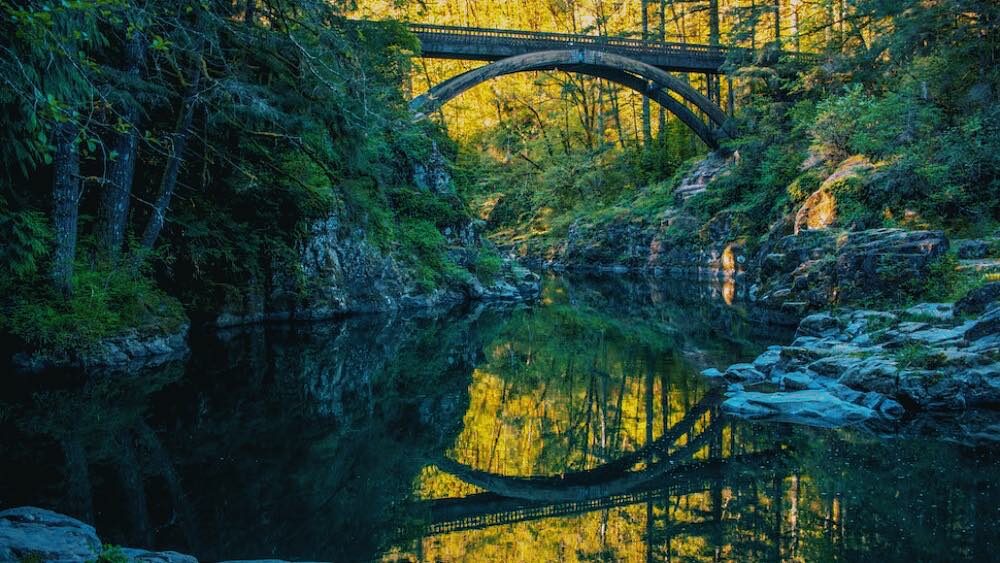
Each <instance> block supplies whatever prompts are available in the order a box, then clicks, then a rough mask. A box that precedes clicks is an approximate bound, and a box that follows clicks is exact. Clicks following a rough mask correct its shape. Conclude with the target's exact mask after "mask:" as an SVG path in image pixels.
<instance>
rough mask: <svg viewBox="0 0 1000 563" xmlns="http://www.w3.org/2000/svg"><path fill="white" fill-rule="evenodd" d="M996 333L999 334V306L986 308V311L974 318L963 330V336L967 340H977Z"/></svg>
mask: <svg viewBox="0 0 1000 563" xmlns="http://www.w3.org/2000/svg"><path fill="white" fill-rule="evenodd" d="M996 334H1000V307H993V308H990V309H987V310H986V313H984V314H983V316H981V317H979V318H978V319H976V320H975V321H974V322H973V323H972V325H971V326H969V327H968V329H967V330H966V331H965V337H966V338H968V339H969V340H977V339H979V338H983V337H986V336H990V335H996Z"/></svg>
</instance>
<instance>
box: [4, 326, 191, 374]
mask: <svg viewBox="0 0 1000 563" xmlns="http://www.w3.org/2000/svg"><path fill="white" fill-rule="evenodd" d="M189 329H190V325H188V324H186V323H185V324H183V325H181V326H180V328H179V329H178V330H177V331H175V332H173V333H170V334H153V335H143V334H140V333H139V331H137V330H130V331H128V332H126V333H124V334H121V335H118V336H113V337H110V338H105V339H104V340H101V341H100V342H98V343H97V344H96V345H95V346H94V348H93V349H90V350H86V351H81V352H74V353H66V354H60V355H51V354H35V353H30V352H21V353H18V354H15V355H14V357H13V363H14V366H15V367H16V368H17V369H18V370H19V371H22V372H29V373H35V372H40V371H44V370H49V369H61V368H83V369H86V370H88V371H96V372H103V371H107V372H116V371H135V370H138V369H143V368H148V367H154V366H158V365H161V364H165V363H167V362H170V361H174V360H178V359H181V358H183V357H185V356H186V355H187V354H188V352H189V351H190V349H189V348H188V344H187V334H188V330H189Z"/></svg>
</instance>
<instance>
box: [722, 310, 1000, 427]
mask: <svg viewBox="0 0 1000 563" xmlns="http://www.w3.org/2000/svg"><path fill="white" fill-rule="evenodd" d="M976 309H977V310H978V311H980V312H979V313H978V314H973V313H970V312H969V309H963V308H962V307H961V306H959V307H958V309H957V310H956V307H955V306H954V305H952V304H943V303H924V304H920V305H916V306H914V307H911V308H909V309H907V310H905V311H901V312H898V313H890V312H885V311H870V310H849V311H840V312H838V313H836V314H834V313H816V314H813V315H810V316H808V317H805V318H804V319H802V321H801V322H800V323H799V326H798V330H797V332H796V334H795V340H794V341H793V342H792V343H791V344H790V345H788V346H771V347H769V348H768V349H767V351H765V352H764V353H763V354H761V355H760V356H758V357H757V358H756V359H755V360H754V361H753V362H752V363H741V364H733V365H731V366H729V367H728V368H726V370H725V371H720V370H718V369H714V368H713V369H707V370H705V371H703V372H702V374H703V375H705V376H707V377H710V378H719V379H724V380H726V381H727V382H729V384H730V385H729V388H728V390H727V392H726V396H727V399H726V400H725V402H724V403H723V405H722V406H723V410H725V411H727V412H729V413H731V414H734V415H737V416H742V417H746V418H753V419H772V420H782V421H787V422H797V423H802V424H811V425H817V426H827V427H836V426H843V425H848V424H856V423H860V422H864V421H868V420H872V419H877V420H895V419H899V418H902V417H903V416H904V415H905V414H907V413H908V412H920V411H925V412H931V411H941V412H949V411H950V412H956V411H962V410H965V409H969V408H986V409H997V408H1000V301H997V300H993V301H992V302H991V303H990V304H988V305H985V306H982V307H976ZM753 387H759V389H751V388H753Z"/></svg>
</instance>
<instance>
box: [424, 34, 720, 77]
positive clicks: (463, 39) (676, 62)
mask: <svg viewBox="0 0 1000 563" xmlns="http://www.w3.org/2000/svg"><path fill="white" fill-rule="evenodd" d="M410 31H412V32H413V33H414V34H415V35H416V36H417V38H418V39H419V40H420V45H421V54H422V55H423V56H424V57H428V58H436V59H460V60H470V61H497V60H500V59H505V58H507V57H512V56H515V55H523V54H526V53H534V52H538V51H551V50H567V49H590V50H597V51H604V52H611V53H615V54H619V55H624V56H628V57H631V58H633V59H636V60H639V61H642V62H644V63H646V64H649V65H653V66H655V67H659V68H662V69H664V70H669V71H674V72H699V73H713V74H718V73H721V72H722V66H723V65H724V64H725V62H726V59H727V57H728V56H729V55H730V54H731V53H732V50H731V49H729V48H726V47H719V46H714V45H701V44H695V43H672V42H659V41H642V40H638V39H626V38H621V37H603V36H597V35H575V34H570V33H549V32H541V31H522V30H512V29H489V28H481V27H454V26H444V25H432V24H422V23H411V24H410Z"/></svg>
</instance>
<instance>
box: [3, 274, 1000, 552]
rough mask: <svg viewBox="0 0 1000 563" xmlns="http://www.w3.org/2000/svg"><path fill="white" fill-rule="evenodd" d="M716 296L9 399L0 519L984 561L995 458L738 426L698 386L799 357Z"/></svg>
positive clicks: (140, 542) (516, 311) (258, 337)
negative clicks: (709, 370)
mask: <svg viewBox="0 0 1000 563" xmlns="http://www.w3.org/2000/svg"><path fill="white" fill-rule="evenodd" d="M731 300H732V287H726V286H719V287H707V286H699V285H697V284H693V283H691V282H678V281H676V280H660V281H649V280H621V279H618V280H603V281H602V280H594V279H590V280H569V279H565V278H553V279H550V280H548V281H547V282H546V285H545V289H544V293H543V300H542V303H541V304H539V305H537V306H533V307H520V308H507V309H491V308H486V309H479V310H467V311H462V312H452V313H449V314H447V315H444V316H437V317H429V318H402V316H396V317H382V316H369V317H358V318H352V319H348V320H346V321H342V322H336V323H324V324H307V325H295V326H268V327H257V328H252V329H246V330H236V331H229V332H223V333H220V334H217V335H210V336H204V337H199V338H197V339H195V341H194V342H193V345H194V350H193V353H192V355H191V357H190V358H189V360H188V361H186V362H179V363H176V364H172V365H168V366H165V367H162V368H159V369H155V370H149V371H146V372H142V373H136V374H130V375H128V376H118V377H103V378H98V379H96V380H91V381H89V382H87V383H80V382H70V381H61V380H60V381H59V382H56V381H54V380H51V379H50V380H45V381H44V382H42V381H40V380H39V378H37V377H26V376H22V377H4V378H3V380H2V382H0V431H2V433H0V507H3V508H6V507H11V506H19V505H26V504H27V505H35V506H41V507H45V508H51V509H54V510H58V511H61V512H65V513H68V514H71V515H73V516H76V517H78V518H81V519H83V520H85V521H88V522H91V523H93V524H95V525H96V527H97V529H98V533H99V534H100V535H101V537H102V539H103V540H104V541H105V542H107V543H113V544H122V545H130V546H137V547H148V548H156V549H173V550H176V551H181V552H185V553H191V554H193V555H196V556H198V557H199V558H201V559H202V560H208V561H212V560H220V559H238V558H267V557H278V558H283V559H292V560H295V559H301V560H306V559H308V560H323V561H369V560H388V561H650V560H655V561H672V560H675V561H688V560H697V561H702V560H705V561H717V560H727V561H776V560H793V561H827V560H852V561H904V560H905V561H927V560H942V561H956V560H969V561H988V560H993V559H994V558H995V557H996V555H995V554H996V553H997V550H998V549H1000V529H998V528H1000V526H998V523H1000V512H998V510H1000V461H998V459H1000V455H998V452H997V451H995V450H994V449H991V448H988V447H984V446H978V447H973V446H969V445H962V444H961V443H958V442H956V441H955V440H946V439H941V438H938V437H931V436H922V437H921V436H906V435H896V436H888V437H886V436H881V437H880V436H876V435H875V433H873V432H871V431H869V430H866V429H863V428H853V429H843V430H836V431H831V430H822V429H814V428H807V427H798V426H789V425H779V424H751V423H747V422H742V421H738V420H734V419H730V418H727V417H726V416H723V415H721V414H720V412H719V407H718V396H717V393H715V392H713V390H712V389H711V388H710V387H709V386H708V385H707V383H706V382H705V381H704V380H703V379H702V378H701V377H700V376H699V375H698V372H699V371H700V369H702V368H704V367H708V366H723V365H726V364H729V363H732V362H735V361H740V360H747V359H751V358H753V357H754V356H755V355H756V354H757V353H759V352H760V351H761V350H762V349H763V347H764V346H765V345H766V344H773V343H782V342H784V341H786V340H788V339H789V338H790V335H788V334H783V333H780V332H776V331H773V330H771V329H761V328H760V327H754V326H753V325H750V324H748V323H746V322H745V320H744V312H743V311H742V310H741V308H740V307H739V306H737V305H730V304H728V303H727V302H728V301H731Z"/></svg>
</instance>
